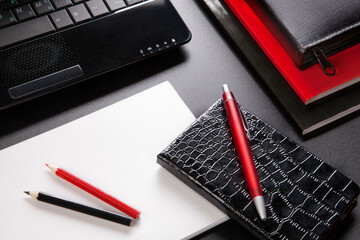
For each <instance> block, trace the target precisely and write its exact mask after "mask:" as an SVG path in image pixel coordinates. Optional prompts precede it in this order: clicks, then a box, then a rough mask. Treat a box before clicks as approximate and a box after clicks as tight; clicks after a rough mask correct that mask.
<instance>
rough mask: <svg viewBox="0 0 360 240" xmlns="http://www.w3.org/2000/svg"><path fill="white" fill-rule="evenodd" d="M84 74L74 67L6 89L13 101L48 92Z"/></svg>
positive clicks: (77, 66)
mask: <svg viewBox="0 0 360 240" xmlns="http://www.w3.org/2000/svg"><path fill="white" fill-rule="evenodd" d="M83 74H84V73H83V71H82V69H81V67H80V66H79V65H75V66H72V67H69V68H66V69H63V70H60V71H58V72H55V73H51V74H49V75H46V76H43V77H40V78H37V79H34V80H32V81H29V82H26V83H23V84H20V85H17V86H14V87H11V88H9V89H8V91H9V94H10V96H11V97H12V98H13V99H17V98H21V97H25V96H28V95H31V94H34V93H39V92H41V91H45V90H50V89H51V88H53V87H58V86H59V85H62V84H67V83H69V82H70V81H71V80H73V79H75V78H77V77H80V76H82V75H83Z"/></svg>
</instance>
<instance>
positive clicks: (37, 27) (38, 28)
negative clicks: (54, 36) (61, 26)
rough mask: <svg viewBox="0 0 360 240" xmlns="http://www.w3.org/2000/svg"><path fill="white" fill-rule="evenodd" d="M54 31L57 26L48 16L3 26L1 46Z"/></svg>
mask: <svg viewBox="0 0 360 240" xmlns="http://www.w3.org/2000/svg"><path fill="white" fill-rule="evenodd" d="M52 31H55V28H54V27H53V25H52V24H51V22H50V19H49V18H48V17H47V16H42V17H38V18H34V19H31V20H29V21H26V22H22V23H18V24H15V25H13V26H10V27H6V28H2V29H0V36H1V37H0V48H2V47H5V46H8V45H10V44H13V43H18V42H21V41H24V40H26V39H29V38H33V37H36V36H38V35H42V34H45V33H48V32H52Z"/></svg>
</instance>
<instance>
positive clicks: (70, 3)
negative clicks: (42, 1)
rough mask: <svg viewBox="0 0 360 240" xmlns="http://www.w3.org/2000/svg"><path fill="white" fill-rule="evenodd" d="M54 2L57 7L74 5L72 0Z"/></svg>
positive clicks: (54, 0) (55, 0)
mask: <svg viewBox="0 0 360 240" xmlns="http://www.w3.org/2000/svg"><path fill="white" fill-rule="evenodd" d="M53 4H54V5H55V8H56V9H59V8H63V7H68V6H71V5H72V2H71V0H53Z"/></svg>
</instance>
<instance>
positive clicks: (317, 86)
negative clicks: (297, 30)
mask: <svg viewBox="0 0 360 240" xmlns="http://www.w3.org/2000/svg"><path fill="white" fill-rule="evenodd" d="M224 2H225V3H226V4H227V5H228V6H229V8H230V9H231V10H232V12H233V13H234V14H235V16H236V17H237V18H238V19H239V21H240V22H241V23H242V25H243V26H244V27H245V28H246V29H247V31H248V32H249V33H250V34H251V36H252V37H253V39H254V40H255V41H256V42H257V44H258V45H259V46H260V47H261V49H262V50H263V51H264V53H265V54H266V55H267V57H268V58H269V59H270V60H271V62H272V63H273V64H274V66H275V67H276V68H277V69H278V71H279V72H280V73H281V74H282V76H283V77H284V78H285V79H286V81H287V82H288V84H289V85H290V86H291V87H292V89H293V90H294V91H295V93H296V94H297V95H298V96H299V98H300V99H301V101H302V102H303V103H304V104H305V105H308V104H311V103H314V102H316V101H318V100H320V99H323V98H325V97H328V96H330V95H332V94H334V93H337V92H339V91H340V90H343V89H345V88H349V87H350V86H352V85H355V84H357V83H358V82H359V81H360V58H359V56H360V44H357V45H355V46H353V47H351V48H348V49H346V50H344V51H341V52H339V53H337V54H335V55H333V56H331V57H330V58H329V60H330V61H331V62H332V64H333V65H335V66H336V73H335V75H334V76H327V75H325V74H324V72H323V70H322V68H321V67H320V65H319V64H316V65H313V66H311V67H309V68H307V69H306V70H304V71H301V70H300V69H299V68H297V66H296V65H295V64H294V62H293V61H292V59H291V58H290V57H289V55H288V54H287V52H286V51H285V50H284V48H283V47H282V45H281V44H280V43H279V42H278V41H277V40H276V38H275V37H274V36H273V35H272V33H271V32H270V31H269V30H268V29H267V28H266V26H265V25H264V24H263V23H262V22H261V20H260V19H259V18H258V16H257V15H256V14H255V13H254V11H253V10H252V8H251V7H250V6H249V5H248V3H247V2H246V1H245V0H224Z"/></svg>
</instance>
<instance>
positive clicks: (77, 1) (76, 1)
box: [73, 0, 84, 4]
mask: <svg viewBox="0 0 360 240" xmlns="http://www.w3.org/2000/svg"><path fill="white" fill-rule="evenodd" d="M83 1H84V0H73V2H74V3H75V4H76V3H80V2H83Z"/></svg>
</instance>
